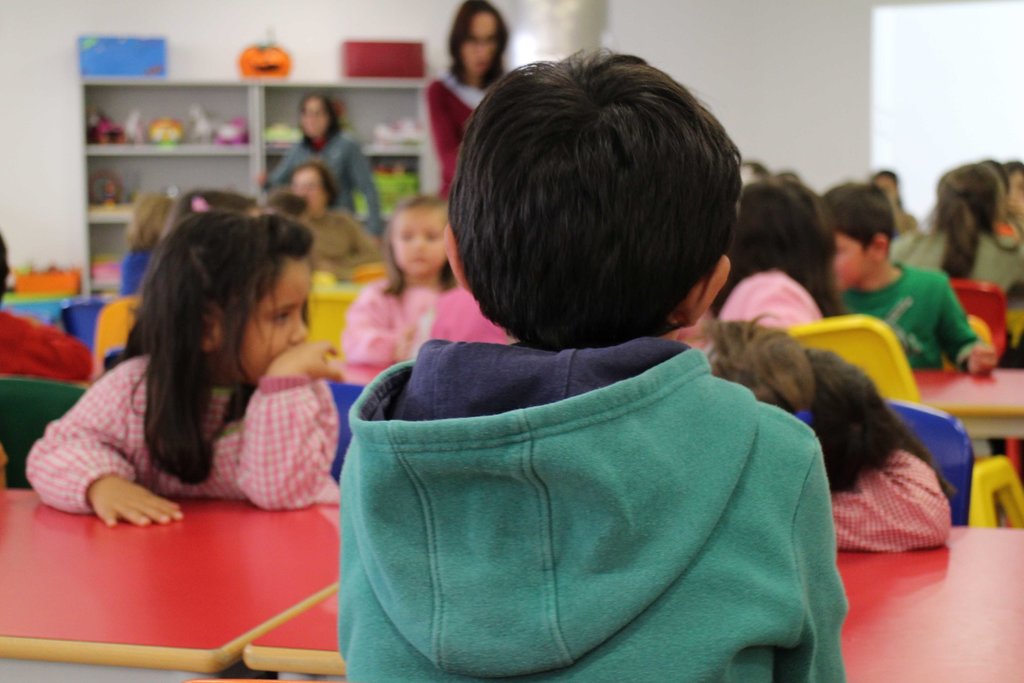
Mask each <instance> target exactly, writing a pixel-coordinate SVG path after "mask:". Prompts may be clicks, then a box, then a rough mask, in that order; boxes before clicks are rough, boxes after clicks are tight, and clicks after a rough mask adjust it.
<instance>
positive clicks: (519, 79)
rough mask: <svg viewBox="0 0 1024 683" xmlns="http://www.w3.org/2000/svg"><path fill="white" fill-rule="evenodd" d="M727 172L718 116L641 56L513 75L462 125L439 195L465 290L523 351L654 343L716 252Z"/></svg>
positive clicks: (736, 178) (729, 183) (734, 178)
mask: <svg viewBox="0 0 1024 683" xmlns="http://www.w3.org/2000/svg"><path fill="white" fill-rule="evenodd" d="M739 166H740V157H739V152H738V151H737V149H736V146H735V145H734V144H733V143H732V141H731V140H730V139H729V136H728V135H727V134H726V132H725V129H724V128H722V125H721V124H720V123H719V122H718V120H717V119H715V117H714V116H712V115H711V113H710V112H709V111H708V110H707V109H705V108H704V106H703V105H701V103H700V102H698V101H697V99H696V98H694V96H693V95H692V94H690V92H689V91H688V90H687V89H686V88H684V87H683V86H681V85H680V84H679V83H676V82H675V81H674V80H672V79H671V78H670V77H669V76H668V75H667V74H665V73H664V72H662V71H659V70H658V69H655V68H654V67H651V66H648V65H647V63H646V62H644V61H643V60H642V59H639V58H637V57H631V56H627V55H615V54H610V53H607V52H601V53H597V54H594V55H591V56H575V57H572V58H570V59H568V60H565V61H562V62H558V63H550V62H539V63H535V64H530V65H528V66H524V67H522V68H520V69H516V70H515V71H512V72H510V73H509V74H508V75H507V76H505V77H504V78H502V79H501V80H500V81H498V82H497V83H495V84H494V86H492V87H491V88H490V89H489V90H488V94H487V96H486V97H484V100H483V102H481V104H480V106H479V107H477V109H476V112H475V113H474V114H473V116H472V117H471V119H470V123H469V128H468V130H467V133H466V139H465V142H464V143H463V146H462V152H461V157H460V161H459V166H458V170H457V172H456V176H455V181H454V184H453V186H452V192H451V197H450V202H449V219H450V222H451V225H452V229H453V231H454V233H455V237H456V240H457V242H458V248H459V255H460V257H461V259H462V262H463V265H464V270H465V274H466V279H467V280H468V284H469V287H470V289H471V290H472V292H473V294H474V295H475V296H476V298H477V301H479V303H480V306H481V309H482V311H483V313H484V315H486V316H487V317H488V318H489V319H490V320H492V321H493V322H495V323H497V324H498V325H499V326H500V327H502V328H504V329H506V330H508V331H509V333H510V334H511V335H512V336H513V337H515V338H517V339H519V340H520V341H521V342H523V343H525V344H527V345H529V346H533V347H537V348H543V349H565V348H584V347H602V346H611V345H614V344H620V343H623V342H625V341H628V340H630V339H635V338H637V337H642V336H651V335H661V334H664V333H666V332H668V331H670V330H671V329H672V328H673V327H674V326H673V325H672V324H670V323H669V320H668V319H669V316H670V315H671V313H672V312H673V311H674V310H675V308H676V307H677V306H678V305H679V303H680V302H682V301H683V299H684V298H685V297H686V295H687V293H688V292H689V291H690V290H691V289H692V288H693V287H694V285H696V284H697V283H698V281H700V280H701V278H703V277H705V276H707V275H709V274H711V273H712V271H713V269H714V268H715V266H716V264H717V263H718V261H719V259H720V258H721V257H722V255H723V254H724V253H725V252H726V250H727V249H728V247H729V243H730V241H731V240H732V235H733V229H734V226H735V223H736V200H737V197H738V196H739V193H740V173H739Z"/></svg>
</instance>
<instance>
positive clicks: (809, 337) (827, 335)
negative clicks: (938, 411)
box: [789, 315, 921, 403]
mask: <svg viewBox="0 0 1024 683" xmlns="http://www.w3.org/2000/svg"><path fill="white" fill-rule="evenodd" d="M789 333H790V334H791V335H792V336H793V337H795V338H796V340H797V341H799V342H800V344H802V345H803V346H806V347H808V348H812V349H823V350H826V351H832V352H834V353H836V354H837V355H838V356H840V357H841V358H842V359H843V360H845V361H846V362H847V363H852V364H853V365H856V366H857V367H859V368H860V369H861V370H863V371H864V372H865V373H867V375H868V377H870V378H871V379H872V381H873V382H874V383H875V386H876V387H877V388H878V393H879V394H881V395H882V397H883V398H892V399H897V400H900V401H911V402H913V403H920V402H921V394H920V392H918V390H917V382H915V381H914V373H913V372H911V370H910V363H909V362H908V361H907V355H906V354H905V353H904V352H903V347H902V346H900V342H899V340H898V339H896V334H895V333H894V332H893V331H892V328H890V327H889V326H888V325H887V324H885V323H884V322H883V321H881V320H879V319H878V318H873V317H871V316H867V315H839V316H835V317H833V318H825V319H824V320H818V321H816V322H813V323H806V324H804V325H794V326H793V327H791V328H789Z"/></svg>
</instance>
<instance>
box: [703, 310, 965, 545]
mask: <svg viewBox="0 0 1024 683" xmlns="http://www.w3.org/2000/svg"><path fill="white" fill-rule="evenodd" d="M710 337H711V342H712V346H711V348H710V349H709V352H708V355H709V359H710V361H711V368H712V371H713V372H714V373H715V374H716V375H718V376H719V377H722V378H724V379H728V380H732V381H734V382H739V383H740V384H743V385H745V386H747V387H748V388H750V389H751V391H753V392H754V395H755V396H756V397H757V398H758V399H759V400H761V401H764V402H766V403H772V404H774V405H777V406H779V407H780V408H783V409H784V410H787V411H789V412H793V413H795V412H799V411H807V410H809V412H810V420H809V421H810V423H811V426H812V427H813V429H814V433H815V434H816V435H817V437H818V440H819V441H820V442H821V450H822V453H823V454H824V457H825V471H826V473H827V474H828V481H829V488H830V489H831V491H832V517H833V519H834V521H835V525H836V542H837V545H838V547H839V549H840V550H861V551H875V552H899V551H904V550H914V549H917V548H932V547H935V546H939V545H942V544H944V543H945V542H946V539H947V538H948V537H949V530H950V525H951V514H950V508H949V500H948V499H947V498H946V495H945V493H944V490H946V491H950V492H951V490H950V488H949V485H948V483H946V482H945V480H943V479H942V476H941V475H940V474H939V473H938V472H937V471H936V469H935V465H934V463H933V462H932V459H931V455H930V454H929V453H928V450H927V449H926V448H925V447H924V446H923V445H922V444H921V443H920V442H919V441H918V440H917V438H916V437H915V436H914V435H913V434H912V433H911V432H910V430H909V429H908V428H907V427H906V426H905V425H904V424H903V422H902V421H901V420H900V418H899V417H898V416H897V415H896V414H895V413H893V411H892V410H890V409H889V407H888V406H887V405H886V404H885V401H884V400H883V399H882V398H881V396H879V395H878V391H877V390H876V389H875V386H874V384H873V383H872V382H871V379H870V378H869V377H868V376H867V375H865V374H864V373H863V372H862V371H861V370H860V368H857V367H856V366H854V365H851V364H849V363H847V362H846V361H844V360H843V359H841V358H840V357H839V356H837V355H836V354H834V353H832V352H831V351H820V350H817V349H804V348H802V347H801V346H800V344H799V343H798V342H797V341H796V340H794V339H793V338H792V337H790V336H789V335H787V334H786V333H784V332H782V331H779V330H772V329H768V328H765V327H761V326H759V325H757V324H755V323H729V322H720V323H715V324H714V325H713V326H712V327H711V331H710Z"/></svg>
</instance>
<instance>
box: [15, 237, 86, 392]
mask: <svg viewBox="0 0 1024 683" xmlns="http://www.w3.org/2000/svg"><path fill="white" fill-rule="evenodd" d="M9 274H10V270H9V269H8V266H7V245H6V244H5V243H4V238H3V235H0V302H2V301H3V298H4V293H5V292H6V290H7V276H8V275H9ZM0 375H29V376H32V377H46V378H49V379H61V380H70V381H85V380H87V379H89V377H90V376H91V375H92V353H91V352H90V351H89V347H87V346H86V345H85V344H83V343H82V342H80V341H78V340H77V339H75V338H74V337H72V336H71V335H68V334H64V333H63V332H61V331H60V330H58V329H57V328H56V327H51V326H50V325H44V324H42V323H40V322H38V321H36V320H31V319H29V318H22V317H20V316H17V315H13V314H11V313H8V312H7V311H0Z"/></svg>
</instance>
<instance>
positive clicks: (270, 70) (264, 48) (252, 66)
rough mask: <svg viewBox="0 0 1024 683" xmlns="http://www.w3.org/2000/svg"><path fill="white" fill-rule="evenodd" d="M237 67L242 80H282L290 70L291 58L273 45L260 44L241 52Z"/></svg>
mask: <svg viewBox="0 0 1024 683" xmlns="http://www.w3.org/2000/svg"><path fill="white" fill-rule="evenodd" d="M238 67H239V68H240V69H241V70H242V76H243V77H244V78H265V77H272V78H284V77H285V76H287V75H288V73H289V72H290V71H291V70H292V58H291V57H290V56H289V55H288V53H287V52H285V51H284V49H283V48H281V47H278V46H277V45H275V44H274V43H261V44H259V45H252V46H250V47H247V48H245V49H244V50H243V51H242V54H241V56H240V57H239V58H238Z"/></svg>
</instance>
